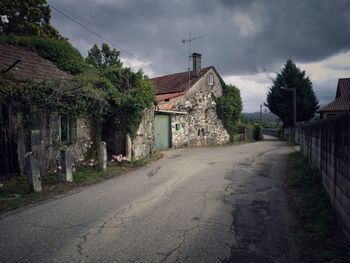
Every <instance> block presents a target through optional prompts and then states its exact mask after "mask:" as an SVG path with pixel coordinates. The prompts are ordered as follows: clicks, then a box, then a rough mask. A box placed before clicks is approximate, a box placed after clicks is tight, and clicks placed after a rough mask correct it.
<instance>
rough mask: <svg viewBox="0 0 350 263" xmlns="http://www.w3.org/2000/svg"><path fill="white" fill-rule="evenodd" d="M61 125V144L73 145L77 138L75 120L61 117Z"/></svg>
mask: <svg viewBox="0 0 350 263" xmlns="http://www.w3.org/2000/svg"><path fill="white" fill-rule="evenodd" d="M60 119H61V123H60V135H61V142H63V143H73V142H74V138H75V127H74V126H75V125H74V121H73V118H71V117H70V116H67V115H62V116H61V118H60Z"/></svg>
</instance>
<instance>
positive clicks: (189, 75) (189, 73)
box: [182, 33, 205, 89]
mask: <svg viewBox="0 0 350 263" xmlns="http://www.w3.org/2000/svg"><path fill="white" fill-rule="evenodd" d="M203 37H205V36H204V35H202V36H196V37H192V35H191V33H189V35H188V39H183V40H182V43H183V44H185V45H186V44H188V68H187V70H188V89H189V88H190V87H191V43H192V42H193V41H195V40H196V39H198V38H203Z"/></svg>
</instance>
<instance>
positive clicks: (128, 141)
mask: <svg viewBox="0 0 350 263" xmlns="http://www.w3.org/2000/svg"><path fill="white" fill-rule="evenodd" d="M125 157H126V159H128V161H131V158H132V141H131V137H130V134H129V133H128V134H127V135H126V142H125Z"/></svg>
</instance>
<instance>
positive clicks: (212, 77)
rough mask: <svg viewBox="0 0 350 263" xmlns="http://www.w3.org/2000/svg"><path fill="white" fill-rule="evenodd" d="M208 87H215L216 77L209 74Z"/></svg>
mask: <svg viewBox="0 0 350 263" xmlns="http://www.w3.org/2000/svg"><path fill="white" fill-rule="evenodd" d="M208 85H209V86H213V85H214V75H212V74H209V75H208Z"/></svg>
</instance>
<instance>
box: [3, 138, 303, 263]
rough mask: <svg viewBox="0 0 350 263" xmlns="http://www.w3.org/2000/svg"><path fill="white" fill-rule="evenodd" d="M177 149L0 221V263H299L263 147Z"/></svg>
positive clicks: (284, 154) (283, 154)
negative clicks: (132, 169) (141, 166)
mask: <svg viewBox="0 0 350 263" xmlns="http://www.w3.org/2000/svg"><path fill="white" fill-rule="evenodd" d="M267 138H268V140H266V141H263V142H255V143H251V144H243V145H237V146H225V147H213V148H196V149H179V150H169V151H167V152H165V157H164V158H163V159H162V160H159V161H156V162H154V163H152V164H150V165H148V166H147V167H143V168H140V169H138V170H136V171H133V172H130V173H128V174H126V175H123V176H120V177H117V178H113V179H110V180H108V181H105V182H103V183H100V184H97V185H93V186H89V187H84V188H80V189H79V190H78V191H75V192H72V193H70V194H69V195H66V196H62V197H60V198H58V199H55V200H50V201H46V202H43V203H40V204H38V205H35V206H32V207H27V208H24V209H20V210H18V211H15V212H11V213H7V214H5V215H3V216H2V217H1V219H0V262H248V263H249V262H262V263H264V262H299V260H298V258H297V251H296V248H295V245H294V244H293V241H292V239H291V232H290V231H291V230H290V227H291V226H292V225H293V222H294V221H293V216H292V214H291V213H290V212H289V210H288V207H287V202H286V198H285V194H284V191H283V184H284V180H285V177H286V174H287V158H288V154H289V153H291V152H292V151H293V148H292V147H291V146H289V145H288V144H287V143H285V142H279V141H277V140H273V139H272V138H271V137H267Z"/></svg>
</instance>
